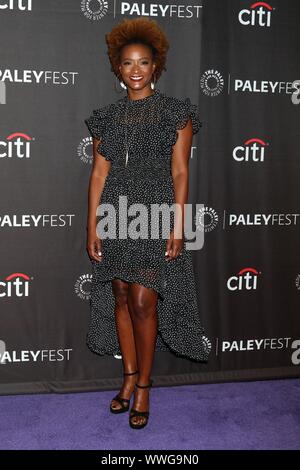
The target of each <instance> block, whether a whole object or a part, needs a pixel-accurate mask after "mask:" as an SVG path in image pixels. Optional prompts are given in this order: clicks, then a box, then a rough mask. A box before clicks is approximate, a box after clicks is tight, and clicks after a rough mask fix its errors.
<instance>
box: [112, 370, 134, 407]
mask: <svg viewBox="0 0 300 470" xmlns="http://www.w3.org/2000/svg"><path fill="white" fill-rule="evenodd" d="M137 373H138V370H136V371H135V372H124V373H123V375H124V376H125V375H135V374H137ZM112 401H116V402H118V403H119V404H120V405H121V408H113V407H112V403H111V404H110V408H109V409H110V412H111V413H114V414H120V413H126V411H128V410H129V403H130V399H129V400H128V399H127V398H123V397H121V396H120V395H119V393H118V394H117V395H116V396H115V397H114V398H113V399H112Z"/></svg>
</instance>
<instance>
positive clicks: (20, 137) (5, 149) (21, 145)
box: [0, 132, 34, 158]
mask: <svg viewBox="0 0 300 470" xmlns="http://www.w3.org/2000/svg"><path fill="white" fill-rule="evenodd" d="M33 140H34V139H33V138H32V137H30V136H29V135H28V134H23V133H22V132H14V133H13V134H10V135H9V136H8V137H7V138H6V140H0V158H5V157H7V158H13V157H17V158H30V149H31V142H32V141H33Z"/></svg>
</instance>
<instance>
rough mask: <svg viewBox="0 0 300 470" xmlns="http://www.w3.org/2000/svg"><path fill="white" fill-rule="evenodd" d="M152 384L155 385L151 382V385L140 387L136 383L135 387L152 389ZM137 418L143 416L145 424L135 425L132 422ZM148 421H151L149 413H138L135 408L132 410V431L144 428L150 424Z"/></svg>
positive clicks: (130, 418) (130, 417) (130, 423)
mask: <svg viewBox="0 0 300 470" xmlns="http://www.w3.org/2000/svg"><path fill="white" fill-rule="evenodd" d="M152 384H153V380H150V383H149V384H148V385H139V384H137V383H136V384H135V386H136V387H138V388H151V387H152ZM135 416H142V417H143V418H145V421H144V423H140V424H138V423H133V422H132V421H131V420H132V418H134V417H135ZM148 419H149V411H138V410H135V409H134V408H131V410H130V416H129V425H130V427H131V428H132V429H142V428H144V427H145V426H146V425H147V424H148Z"/></svg>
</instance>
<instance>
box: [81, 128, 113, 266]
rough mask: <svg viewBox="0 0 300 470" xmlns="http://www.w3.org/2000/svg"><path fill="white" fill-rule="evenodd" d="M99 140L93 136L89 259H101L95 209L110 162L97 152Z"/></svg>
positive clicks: (89, 198)
mask: <svg viewBox="0 0 300 470" xmlns="http://www.w3.org/2000/svg"><path fill="white" fill-rule="evenodd" d="M99 143H100V140H98V139H96V138H95V137H93V164H92V169H91V176H90V181H89V189H88V216H87V227H86V228H87V251H88V254H89V256H90V258H91V259H94V260H96V261H101V260H102V255H100V256H99V255H98V252H100V251H102V243H101V240H100V239H99V238H98V236H97V233H96V227H97V222H96V221H97V216H96V211H97V207H98V204H99V200H100V197H101V194H102V191H103V188H104V184H105V180H106V177H107V175H108V173H109V170H110V167H111V162H110V161H108V160H105V158H104V156H103V155H101V154H99V153H98V152H97V148H98V145H99Z"/></svg>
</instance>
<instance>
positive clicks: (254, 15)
mask: <svg viewBox="0 0 300 470" xmlns="http://www.w3.org/2000/svg"><path fill="white" fill-rule="evenodd" d="M274 10H275V8H273V7H272V6H271V5H269V3H266V2H255V3H252V5H250V7H249V8H243V9H242V10H241V11H240V12H239V14H238V19H239V22H240V24H241V25H243V26H257V27H260V28H270V26H271V20H272V14H273V11H274Z"/></svg>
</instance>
